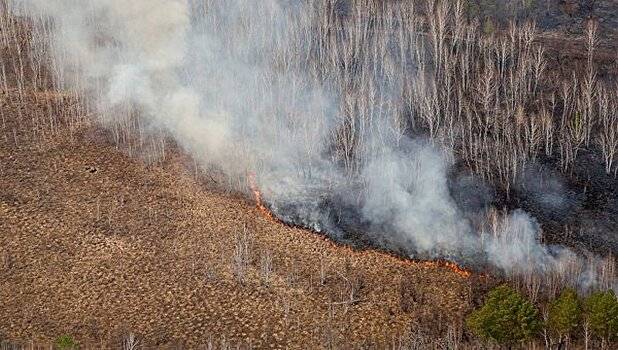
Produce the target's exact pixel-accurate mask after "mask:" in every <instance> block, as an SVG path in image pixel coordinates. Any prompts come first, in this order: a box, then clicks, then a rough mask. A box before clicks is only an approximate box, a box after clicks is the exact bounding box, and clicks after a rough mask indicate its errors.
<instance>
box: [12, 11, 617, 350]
mask: <svg viewBox="0 0 618 350" xmlns="http://www.w3.org/2000/svg"><path fill="white" fill-rule="evenodd" d="M381 4H382V3H381V2H375V1H358V2H355V7H353V8H352V9H351V10H350V16H349V17H348V18H346V19H345V20H344V19H341V18H339V17H338V16H337V15H336V14H335V12H334V10H332V9H334V3H333V2H332V1H325V2H324V6H325V8H326V9H328V8H330V9H331V12H328V11H326V13H328V16H326V17H325V18H324V20H323V22H322V23H320V24H319V26H318V27H316V30H317V33H318V34H317V35H318V36H320V37H321V38H322V40H321V43H323V46H320V47H319V50H320V52H319V55H323V56H328V57H329V59H327V61H329V62H336V64H333V65H318V64H314V65H313V66H312V67H311V69H313V70H314V73H315V75H316V76H318V77H319V76H328V77H330V79H332V80H333V81H334V82H335V83H336V84H339V85H341V86H343V91H346V92H347V93H345V94H344V96H345V102H344V103H343V104H342V106H344V110H342V111H341V113H340V117H341V118H342V119H343V120H344V122H343V123H342V125H344V127H342V128H341V129H340V130H339V131H338V133H337V135H334V137H335V138H337V140H338V142H337V145H338V149H337V156H338V157H339V158H340V160H341V162H342V163H343V164H345V166H346V167H348V168H349V170H350V171H351V172H354V171H355V169H358V167H359V164H358V161H359V159H358V158H357V157H356V150H357V147H359V145H361V144H362V137H361V135H362V125H364V123H365V122H366V120H367V119H368V118H369V116H370V115H374V114H375V113H376V111H375V110H371V111H369V110H368V109H367V108H369V106H370V105H371V106H373V107H371V108H376V107H375V106H378V107H377V108H378V111H377V113H378V114H380V115H382V114H383V115H395V116H396V117H397V118H399V120H398V121H399V122H398V123H397V125H399V126H400V127H401V128H402V130H403V129H405V130H406V131H405V132H409V133H411V134H427V135H429V136H430V137H432V138H433V139H435V140H436V142H443V143H446V144H449V145H450V146H451V147H453V148H454V149H455V150H456V155H457V157H458V159H459V160H460V161H461V162H463V163H464V164H465V165H466V167H468V168H469V169H471V170H472V171H473V172H475V173H476V174H478V175H479V176H481V177H482V178H484V179H485V180H487V181H488V182H491V183H494V184H495V185H496V186H502V187H503V188H504V189H505V191H506V192H507V193H508V192H509V191H510V188H511V186H512V184H513V182H514V181H515V179H516V178H517V176H518V174H519V171H520V170H521V169H522V168H524V167H525V166H526V165H527V164H529V163H531V162H534V161H535V160H536V159H537V158H538V157H550V158H553V159H555V160H556V162H557V164H559V165H560V170H561V171H563V172H565V173H568V172H569V171H570V170H571V169H572V167H573V164H574V163H575V162H576V161H577V159H578V156H579V155H580V154H581V152H582V150H583V149H586V150H589V149H590V150H593V151H595V152H598V154H599V155H600V156H601V157H602V160H603V162H604V167H605V170H606V172H607V173H608V174H609V176H616V169H617V167H616V159H615V157H616V152H617V149H618V136H617V135H618V121H617V120H616V108H617V107H618V106H616V103H615V101H618V96H617V95H616V91H618V89H616V87H615V86H614V85H612V84H610V83H607V82H606V81H605V80H603V81H601V80H600V79H599V78H598V76H597V74H596V71H595V66H594V65H595V64H594V61H593V60H592V59H591V57H592V55H593V54H594V50H595V43H596V39H595V28H594V26H591V27H589V31H588V32H587V33H588V34H587V37H586V40H587V43H588V44H587V48H588V51H587V57H588V59H587V63H586V65H585V66H584V67H583V68H584V69H582V71H580V72H574V73H573V74H572V75H571V76H569V77H568V78H566V79H564V77H560V78H557V77H554V76H548V70H547V62H546V60H545V56H544V50H543V47H542V46H541V45H539V44H538V42H537V40H536V34H537V33H536V30H535V27H534V25H532V24H526V25H523V26H516V25H512V26H511V27H509V29H508V30H507V31H506V33H504V35H487V36H486V35H482V34H481V33H482V31H481V30H479V23H477V22H474V21H472V22H468V21H467V20H466V19H465V18H464V16H463V12H462V3H461V2H459V1H456V2H435V3H433V5H431V6H429V7H426V8H423V9H421V10H419V9H418V8H415V7H414V6H401V5H396V4H394V5H381ZM415 9H416V10H415ZM420 13H425V14H430V15H429V16H428V17H424V16H422V15H420ZM368 17H369V18H371V21H368V20H367V18H368ZM423 18H428V19H429V21H426V22H424V20H423ZM368 23H374V25H377V26H379V28H380V30H382V31H384V32H388V33H392V35H393V37H397V38H399V40H391V39H390V38H389V37H386V36H379V35H373V33H375V32H378V31H379V30H376V28H375V27H372V26H369V25H368ZM0 28H1V30H0V34H1V39H2V40H1V42H0V43H1V45H2V48H1V49H2V54H1V56H0V57H1V59H2V61H1V62H0V68H1V69H2V75H1V76H2V82H1V83H2V89H1V90H2V99H1V101H0V103H1V105H0V117H1V120H0V121H1V125H0V133H1V134H0V188H1V189H2V190H1V192H0V231H1V232H2V233H3V235H2V236H1V237H0V277H1V278H2V280H3V284H2V286H0V300H2V304H3V308H2V309H0V331H1V332H2V333H3V334H4V335H6V336H8V337H9V338H10V339H13V340H19V339H21V340H23V339H36V340H37V341H41V342H42V343H45V342H50V341H52V340H53V339H54V338H55V337H56V336H57V335H59V334H63V333H71V334H72V335H74V336H75V337H76V338H77V339H79V340H80V343H81V344H91V345H92V346H93V347H94V346H96V347H106V346H109V347H114V346H115V345H116V344H117V342H118V341H119V339H120V341H121V342H122V346H123V348H126V349H135V348H143V347H155V346H174V345H179V344H180V345H184V346H188V347H195V346H198V345H203V346H205V347H206V348H207V349H210V348H223V349H225V348H233V347H235V346H236V345H237V344H240V346H241V347H247V348H249V347H253V348H262V347H267V346H271V347H273V348H286V347H287V348H319V347H322V348H342V347H346V346H350V344H355V345H356V344H361V345H362V346H365V347H374V348H387V347H390V348H393V349H404V348H405V349H414V348H418V349H421V348H429V347H435V348H438V347H443V348H453V347H455V346H457V345H456V344H461V343H462V341H463V338H464V337H465V336H464V334H465V332H464V329H463V326H462V325H461V322H462V321H461V320H462V319H463V315H464V314H465V313H466V312H467V311H468V310H469V309H470V308H471V306H472V305H473V304H474V301H473V298H474V297H475V295H476V292H475V289H474V288H476V286H473V285H472V284H476V283H478V284H480V285H481V286H482V287H481V288H485V285H484V284H485V283H487V286H489V285H491V284H492V282H490V281H486V280H485V279H484V278H483V277H478V276H473V278H474V279H473V280H472V281H473V282H471V280H470V279H468V278H465V277H464V276H461V275H460V274H458V273H456V272H454V271H452V269H449V268H447V267H443V266H440V265H430V266H427V265H423V264H414V263H409V262H404V261H402V260H399V259H396V258H394V257H391V256H388V255H385V254H382V253H378V252H355V251H352V250H350V249H347V248H344V247H337V246H335V245H333V244H331V243H329V242H327V241H324V240H323V239H321V238H319V237H316V236H314V235H312V234H310V233H308V232H306V231H303V230H299V229H292V228H289V227H286V226H283V225H280V224H278V223H276V222H273V221H272V220H269V219H268V218H264V217H262V216H260V214H259V211H258V210H256V209H255V208H253V205H252V204H251V203H248V202H247V201H245V199H243V198H233V197H229V196H227V195H224V194H222V193H220V192H216V191H207V190H205V186H204V182H209V183H210V185H212V181H211V180H212V179H207V178H206V179H204V178H202V177H201V175H200V176H196V173H195V172H194V171H196V170H195V169H197V166H195V165H194V163H193V162H192V161H190V160H188V159H187V158H186V157H185V156H183V155H182V154H181V153H180V152H179V151H178V150H177V149H176V148H175V147H174V146H173V145H170V144H168V143H167V141H166V139H165V135H163V134H162V133H161V134H158V133H154V134H153V133H146V132H144V130H143V129H142V125H141V124H140V121H139V118H137V117H136V115H135V111H132V110H131V109H130V108H128V109H127V110H126V111H123V113H125V115H126V118H123V119H121V120H122V121H123V122H122V123H114V124H112V125H107V127H108V128H107V129H101V128H99V127H98V126H95V125H94V124H93V118H92V115H93V113H94V112H93V106H91V105H90V102H89V101H87V100H86V99H83V97H81V95H80V94H79V93H78V91H75V90H72V89H68V88H67V87H68V86H70V84H66V83H59V81H60V82H61V81H62V79H59V77H58V76H57V74H58V73H59V72H60V70H59V69H54V66H53V62H49V61H47V59H46V58H45V57H46V56H45V54H44V53H45V51H46V50H48V49H49V48H46V47H44V42H43V40H42V38H45V37H46V35H47V33H37V32H34V33H32V32H31V31H32V30H35V31H36V30H39V29H38V28H39V27H36V26H33V27H30V26H29V25H27V24H26V23H25V22H23V21H19V20H17V19H16V18H14V17H11V16H10V15H9V14H8V12H7V11H2V12H1V13H0ZM43 28H45V27H43ZM332 28H340V29H341V30H339V31H333V30H331V29H332ZM367 40H369V41H367ZM395 43H397V44H395ZM393 45H399V46H397V47H395V48H393ZM384 52H389V55H387V57H386V58H385V57H379V55H380V54H381V53H384ZM15 53H17V54H15ZM372 55H373V56H372ZM479 57H480V58H482V59H477V58H479ZM379 60H387V61H388V60H392V61H389V62H391V64H384V65H375V64H374V63H375V62H376V61H379ZM409 60H411V61H409ZM363 65H364V67H363ZM408 65H414V66H415V67H416V68H417V69H416V70H415V71H414V74H415V76H416V80H415V84H403V85H401V91H400V94H399V95H398V97H399V98H401V100H402V101H404V102H405V103H403V104H400V103H393V102H394V101H390V100H388V99H383V98H384V96H381V95H380V94H379V84H378V83H377V82H376V81H375V80H374V79H376V78H377V77H380V79H385V81H387V82H388V81H389V79H393V80H392V81H391V82H392V83H393V85H397V84H395V80H396V79H397V78H396V77H397V76H398V75H399V74H403V73H405V74H408V73H410V72H409V71H407V68H406V67H407V66H408ZM342 67H343V68H342ZM375 69H378V71H375ZM354 70H361V71H362V70H366V71H370V72H371V74H364V75H361V76H360V79H357V78H358V77H357V76H356V75H355V74H352V73H351V72H352V71H354ZM54 74H56V75H54ZM364 79H366V80H364ZM554 89H555V92H552V90H554ZM368 99H371V103H368ZM115 112H118V111H115ZM391 112H395V113H391ZM123 123H124V124H123ZM119 150H120V151H122V152H119ZM135 155H138V156H141V158H142V159H146V160H147V162H146V164H143V163H140V162H138V161H136V160H134V159H133V158H130V156H135ZM155 160H156V163H154V161H155ZM187 169H191V170H187ZM202 181H204V182H202ZM213 187H215V186H213ZM614 266H615V264H614V262H613V261H611V259H610V260H608V262H607V263H606V264H604V265H600V268H601V269H602V270H603V271H604V272H602V273H604V274H605V275H606V276H608V277H607V279H606V283H609V282H608V281H609V280H610V279H611V278H613V276H614V275H615V271H614V270H613V267H614ZM578 269H581V267H580V266H572V268H571V269H570V270H569V269H567V270H565V271H564V274H563V275H561V274H556V275H551V276H549V277H548V279H547V280H544V281H541V280H540V279H539V276H538V275H532V274H514V275H516V277H514V278H513V283H514V285H516V286H517V287H518V288H519V289H521V290H524V291H526V294H527V295H530V296H531V297H532V299H533V300H538V299H542V298H543V297H542V295H550V296H551V295H556V293H558V291H559V290H560V289H561V288H562V287H563V286H564V285H567V284H569V283H570V281H569V278H570V277H569V276H571V277H572V276H576V275H577V274H578V273H581V270H578ZM126 330H130V332H136V333H137V334H140V337H139V341H138V340H136V336H135V334H134V333H130V332H129V333H128V335H127V333H126ZM119 334H125V335H123V336H119ZM471 346H473V345H471Z"/></svg>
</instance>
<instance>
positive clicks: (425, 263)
mask: <svg viewBox="0 0 618 350" xmlns="http://www.w3.org/2000/svg"><path fill="white" fill-rule="evenodd" d="M248 182H249V188H250V189H251V192H252V193H253V198H254V199H255V206H256V207H257V209H258V210H259V211H260V213H261V214H262V215H264V216H265V217H266V218H267V219H269V220H272V221H275V222H277V223H281V224H283V225H286V226H293V225H290V224H288V223H285V222H283V221H281V220H279V219H278V218H277V217H276V216H275V215H274V214H273V213H272V211H271V210H270V209H268V207H267V206H266V205H264V201H263V198H262V192H261V191H260V189H259V187H258V184H257V179H256V176H255V174H254V173H249V174H248ZM303 229H305V231H306V232H307V229H306V228H303ZM312 233H316V232H313V231H312ZM317 236H318V237H319V238H321V239H323V240H325V241H326V242H327V243H328V244H330V245H333V246H335V245H337V246H339V247H340V245H338V244H337V243H335V242H333V241H332V240H331V239H328V238H327V237H326V236H324V235H317ZM346 248H347V249H349V250H351V251H353V252H354V253H355V254H360V255H367V254H369V252H367V251H359V250H356V249H353V248H351V247H349V246H346ZM379 252H380V253H381V254H384V255H386V256H388V257H390V258H393V259H396V260H398V261H400V262H402V263H404V264H406V265H415V266H421V267H423V268H426V269H429V268H446V269H449V270H451V271H453V272H454V273H456V274H458V275H459V276H461V277H463V278H468V277H470V276H471V275H472V272H470V271H468V270H466V269H465V268H463V267H461V266H459V265H457V264H455V263H453V262H450V261H446V260H414V259H408V258H404V257H401V256H398V255H396V254H393V253H390V252H386V251H379Z"/></svg>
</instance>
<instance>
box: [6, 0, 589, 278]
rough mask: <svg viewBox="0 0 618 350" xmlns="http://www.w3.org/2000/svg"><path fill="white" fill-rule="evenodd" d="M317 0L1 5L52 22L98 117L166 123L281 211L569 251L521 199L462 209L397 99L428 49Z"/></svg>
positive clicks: (436, 247) (69, 85) (494, 249)
mask: <svg viewBox="0 0 618 350" xmlns="http://www.w3.org/2000/svg"><path fill="white" fill-rule="evenodd" d="M327 4H332V2H326V1H317V0H315V1H290V0H287V1H286V0H260V1H253V0H229V1H227V0H226V1H219V0H132V1H126V0H93V1H86V2H85V1H82V0H15V1H13V2H12V9H13V11H14V12H15V13H17V14H20V15H24V16H27V17H29V18H30V19H32V20H33V21H35V22H38V23H39V24H40V25H44V26H46V28H48V31H47V32H49V38H48V40H49V49H48V50H49V53H48V54H49V55H50V56H51V57H52V58H53V63H52V67H53V69H52V71H53V72H54V74H55V79H56V80H57V83H58V85H59V86H62V87H63V88H65V89H73V90H79V91H80V93H81V94H82V95H83V96H84V97H85V98H86V99H87V100H88V101H90V102H91V103H94V104H96V106H97V114H98V115H100V118H101V122H102V123H103V124H104V125H108V126H112V125H117V124H120V121H121V119H122V118H127V117H128V116H129V115H130V113H128V112H127V111H128V110H131V111H134V112H135V113H136V114H138V115H139V118H140V121H141V124H140V125H141V128H142V130H140V132H145V133H149V132H150V133H155V132H162V133H164V134H165V135H166V136H167V137H170V138H172V139H173V140H174V141H175V142H176V143H177V144H178V145H179V146H181V147H182V148H183V149H184V151H186V152H187V153H189V154H191V155H192V157H194V159H195V160H196V162H198V163H199V164H200V166H201V167H202V168H203V170H204V171H207V172H208V171H212V172H218V173H221V174H225V177H226V179H228V183H229V184H230V186H231V187H234V189H236V190H243V188H242V186H240V187H239V186H237V185H235V184H238V183H246V180H247V176H255V178H256V179H257V183H258V185H259V187H260V190H261V191H262V192H263V196H264V199H265V201H266V203H267V204H268V206H269V207H270V208H271V210H272V211H273V212H274V213H275V215H277V216H278V217H279V218H281V219H282V220H284V221H286V222H289V223H291V224H295V225H301V226H305V227H309V228H312V229H315V230H317V231H320V232H324V233H325V234H328V235H330V236H331V237H332V238H333V239H336V240H339V241H342V242H348V243H352V244H355V242H356V243H358V242H364V243H367V244H371V245H374V246H379V247H382V248H387V249H392V250H395V251H398V252H400V253H402V254H406V255H408V256H411V257H431V258H445V259H449V260H454V261H456V262H459V263H464V264H468V265H478V266H481V264H486V263H490V264H491V265H493V266H494V267H496V268H498V269H500V270H502V271H504V272H511V271H525V270H529V269H534V270H539V271H543V272H546V271H555V270H557V269H559V266H561V264H564V262H565V261H567V260H568V261H574V260H577V258H576V257H575V255H574V254H573V253H572V252H571V251H569V250H568V249H566V248H563V247H561V248H558V247H553V248H552V247H546V246H544V245H542V244H541V243H540V232H539V227H538V225H537V224H536V222H535V220H534V219H533V218H531V217H530V216H529V215H527V214H526V213H524V212H521V211H515V212H513V213H511V214H507V215H503V216H500V217H496V219H495V221H494V222H493V223H491V222H490V223H484V224H483V225H477V224H473V222H474V221H475V220H473V219H472V218H471V217H470V215H469V213H467V212H465V211H464V210H462V209H461V208H460V207H459V206H458V205H457V204H456V202H455V200H454V199H453V197H452V195H451V191H450V189H449V182H448V175H449V172H450V170H451V168H452V166H453V162H454V160H453V159H454V156H453V155H452V154H451V153H452V152H451V148H450V147H449V142H448V139H449V138H448V135H436V134H435V133H434V130H433V129H431V128H429V130H427V133H426V134H425V135H429V136H430V137H429V138H425V137H424V136H421V135H419V134H418V133H414V132H411V129H412V127H411V122H410V120H411V119H410V117H409V114H410V113H411V112H410V110H408V109H407V108H405V107H401V106H405V103H404V102H403V101H404V100H406V99H409V98H411V96H407V94H404V93H402V91H403V90H404V87H410V86H412V88H411V89H407V90H406V91H412V92H414V93H415V94H418V95H422V94H424V93H427V91H431V90H432V89H434V88H435V86H434V84H436V82H433V81H431V80H428V78H427V77H426V76H425V75H422V74H418V72H419V70H420V69H421V68H419V66H420V65H421V62H424V61H423V60H421V59H420V58H421V57H424V56H425V55H428V54H429V53H430V52H431V48H429V47H425V46H424V43H423V41H422V40H421V39H419V37H420V36H419V35H418V33H417V32H414V31H413V30H410V34H409V35H410V38H412V39H406V40H403V39H402V38H397V37H396V35H395V34H392V35H389V34H385V36H384V37H382V38H378V37H377V36H376V35H377V33H378V30H375V28H374V24H371V23H363V22H362V20H361V19H362V15H358V16H356V17H355V18H357V20H355V21H352V22H350V23H347V22H345V21H344V19H342V20H341V22H335V23H323V20H324V16H323V15H324V14H325V13H329V14H330V13H335V15H334V17H335V18H339V17H338V16H340V17H341V18H343V17H345V15H343V14H341V15H340V14H339V12H345V11H346V8H345V6H344V5H345V4H343V2H342V4H341V6H340V7H329V6H327ZM347 15H348V16H349V15H350V14H347ZM393 21H394V22H393V24H392V26H393V27H397V26H400V25H402V24H401V23H399V24H398V22H396V21H397V19H396V18H395V19H393ZM394 32H395V31H394ZM380 40H384V43H382V44H380V45H383V46H378V43H380V42H381V41H380ZM359 48H360V49H359ZM349 62H353V64H349ZM412 97H413V96H412ZM421 107H422V108H430V107H431V106H421ZM419 108H420V107H419ZM436 118H440V116H436ZM472 195H473V194H472ZM484 209H487V208H484ZM476 214H478V213H476ZM576 283H578V282H576Z"/></svg>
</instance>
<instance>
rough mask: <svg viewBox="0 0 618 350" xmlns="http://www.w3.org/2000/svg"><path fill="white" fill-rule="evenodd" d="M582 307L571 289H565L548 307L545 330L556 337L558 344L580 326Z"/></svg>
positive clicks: (575, 293)
mask: <svg viewBox="0 0 618 350" xmlns="http://www.w3.org/2000/svg"><path fill="white" fill-rule="evenodd" d="M581 319H582V307H581V303H580V301H579V298H578V296H577V292H575V290H573V289H565V290H564V291H563V292H562V293H561V294H560V296H559V297H558V298H557V299H556V300H554V301H552V302H551V303H550V305H549V313H548V317H547V328H548V330H549V331H550V332H552V333H553V334H556V335H557V336H558V339H559V342H562V340H563V339H568V338H569V337H570V336H571V334H572V333H573V332H574V331H575V330H576V329H577V327H578V326H579V325H580V323H581Z"/></svg>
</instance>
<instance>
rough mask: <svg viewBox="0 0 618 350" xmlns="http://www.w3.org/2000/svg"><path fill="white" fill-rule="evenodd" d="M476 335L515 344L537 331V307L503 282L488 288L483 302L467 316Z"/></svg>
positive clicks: (501, 342)
mask: <svg viewBox="0 0 618 350" xmlns="http://www.w3.org/2000/svg"><path fill="white" fill-rule="evenodd" d="M467 325H468V328H470V330H471V331H472V332H473V333H474V334H476V335H477V336H479V337H481V338H483V339H486V340H490V341H494V342H496V343H498V344H509V345H510V344H515V343H518V342H523V341H525V340H527V339H530V338H532V337H534V336H535V334H537V333H538V331H539V330H540V328H541V322H540V321H539V317H538V310H537V309H536V308H535V307H534V305H533V304H532V303H531V302H530V301H528V300H527V299H526V298H524V297H523V296H522V295H521V294H519V293H518V292H516V291H515V290H513V289H512V288H510V287H509V286H506V285H503V286H500V287H497V288H495V289H494V290H492V291H491V292H490V293H489V294H488V297H487V300H486V301H485V304H484V305H483V306H482V307H481V308H480V309H478V310H476V311H474V312H473V313H472V314H471V315H470V316H469V317H468V319H467Z"/></svg>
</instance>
